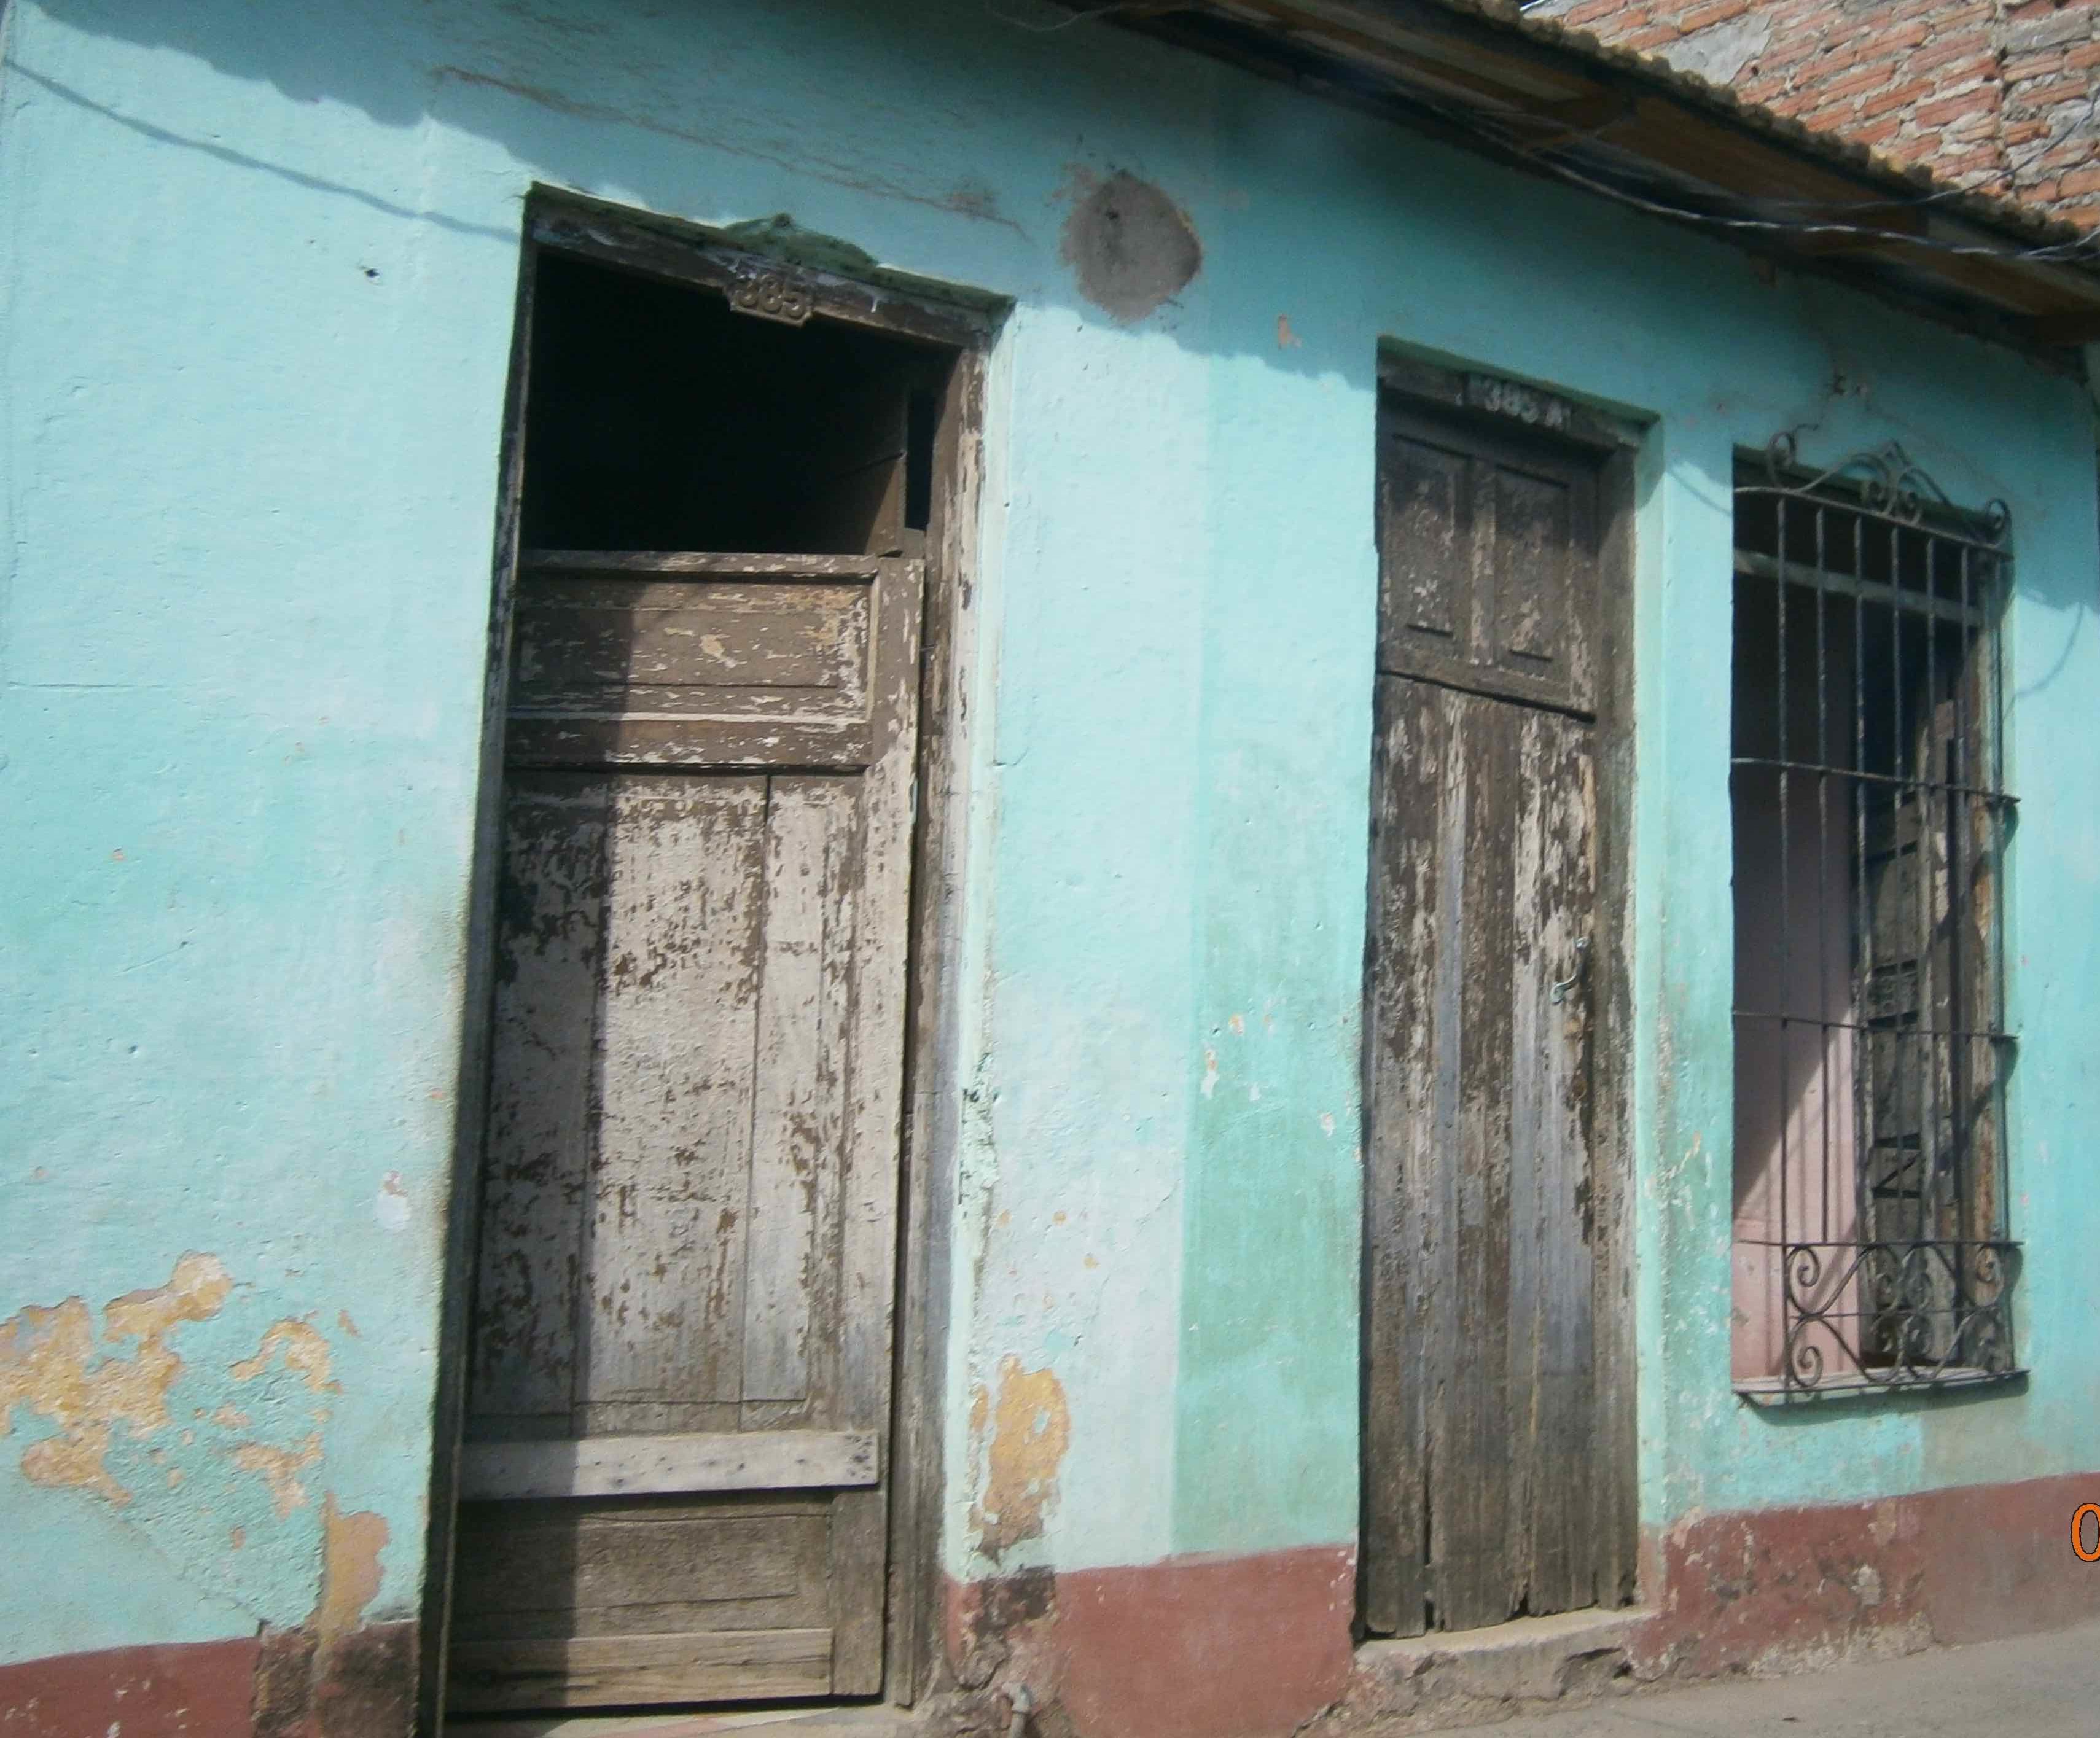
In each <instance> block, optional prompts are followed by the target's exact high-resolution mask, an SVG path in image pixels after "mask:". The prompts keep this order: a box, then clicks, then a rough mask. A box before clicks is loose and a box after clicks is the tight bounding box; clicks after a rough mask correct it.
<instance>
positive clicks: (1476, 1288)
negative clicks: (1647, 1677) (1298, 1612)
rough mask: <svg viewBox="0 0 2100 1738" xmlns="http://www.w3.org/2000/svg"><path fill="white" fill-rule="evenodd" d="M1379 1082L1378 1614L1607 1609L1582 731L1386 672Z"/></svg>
mask: <svg viewBox="0 0 2100 1738" xmlns="http://www.w3.org/2000/svg"><path fill="white" fill-rule="evenodd" d="M1378 705H1379V737H1378V742H1377V749H1376V757H1375V778H1376V787H1375V788H1376V790H1377V792H1378V803H1379V807H1378V809H1377V812H1376V815H1375V818H1374V835H1373V837H1374V859H1373V871H1372V921H1373V924H1374V929H1373V933H1372V951H1371V984H1370V1012H1371V1032H1370V1043H1369V1045H1368V1057H1369V1069H1368V1079H1367V1081H1366V1087H1367V1099H1368V1106H1369V1120H1370V1148H1371V1151H1370V1178H1369V1191H1370V1192H1369V1202H1368V1209H1369V1213H1370V1220H1371V1224H1370V1261H1369V1274H1368V1277H1369V1290H1370V1297H1369V1300H1368V1302H1369V1318H1370V1327H1369V1348H1368V1350H1369V1366H1370V1376H1369V1390H1368V1396H1367V1418H1366V1424H1367V1431H1366V1452H1367V1455H1368V1458H1369V1467H1368V1469H1367V1470H1368V1478H1367V1489H1366V1505H1365V1518H1366V1533H1367V1537H1366V1542H1365V1553H1366V1570H1365V1608H1366V1614H1367V1617H1368V1619H1369V1621H1370V1624H1371V1626H1372V1627H1373V1628H1374V1629H1376V1630H1380V1631H1381V1632H1383V1633H1397V1634H1411V1633H1418V1632H1419V1631H1420V1630H1422V1629H1423V1627H1425V1626H1427V1624H1428V1623H1429V1622H1431V1621H1432V1620H1433V1621H1434V1622H1435V1623H1436V1625H1437V1626H1440V1627H1445V1628H1453V1629H1464V1628H1473V1627H1477V1626H1481V1625H1485V1624H1489V1623H1496V1622H1500V1621H1503V1620H1504V1619H1506V1618H1507V1617H1511V1616H1513V1615H1515V1614H1516V1613H1517V1612H1520V1611H1530V1612H1546V1611H1556V1610H1566V1609H1568V1608H1571V1607H1573V1606H1578V1605H1583V1604H1587V1603H1591V1602H1592V1600H1594V1599H1595V1597H1596V1596H1597V1595H1596V1592H1595V1573H1594V1568H1593V1565H1592V1560H1591V1556H1590V1543H1589V1542H1590V1539H1591V1537H1592V1536H1593V1534H1594V1532H1595V1528H1594V1526H1593V1524H1592V1502H1591V1497H1590V1477H1591V1471H1590V1442H1591V1437H1592V1434H1593V1427H1594V1420H1595V1393H1594V1382H1593V1377H1592V1374H1591V1371H1592V1370H1593V1368H1594V1361H1595V1348H1594V1344H1593V1340H1594V1334H1593V1330H1592V1326H1591V1312H1592V1304H1591V1291H1592V1287H1593V1285H1594V1272H1593V1262H1592V1259H1591V1255H1590V1232H1589V1226H1588V1224H1587V1220H1586V1215H1587V1212H1588V1202H1589V1198H1590V1175H1589V1139H1588V1136H1589V1126H1588V1117H1589V1109H1590V1107H1589V1103H1588V1076H1589V1052H1588V1042H1587V1039H1588V1031H1587V1027H1588V1007H1589V1003H1588V999H1587V994H1586V988H1587V986H1586V985H1585V984H1583V983H1581V982H1578V983H1577V984H1576V985H1574V986H1570V988H1569V990H1568V991H1567V992H1564V999H1563V1000H1562V1001H1561V1002H1560V1003H1558V1004H1556V1003H1555V1002H1554V1001H1553V999H1552V990H1553V986H1554V984H1555V982H1556V981H1561V980H1564V979H1565V978H1567V977H1571V976H1575V975H1576V973H1577V961H1578V960H1579V959H1581V958H1582V955H1581V953H1580V952H1578V951H1577V948H1576V946H1575V943H1576V942H1577V941H1586V940H1588V939H1589V937H1590V923H1591V920H1592V914H1593V911H1594V908H1595V874H1596V869H1595V771H1594V765H1593V756H1592V745H1591V742H1590V734H1591V731H1590V726H1586V725H1585V724H1583V723H1582V722H1581V721H1577V720H1573V719H1570V718H1568V717H1563V716H1561V715H1559V714H1557V713H1554V712H1546V711H1543V710H1540V709H1537V708H1529V707H1521V706H1514V705H1511V704H1509V703H1507V702H1506V701H1503V700H1501V699H1496V698H1493V697H1490V696H1483V695H1468V694H1462V693H1459V692H1458V691H1456V690H1450V689H1446V688H1442V687H1438V686H1433V685H1431V684H1428V683H1423V682H1411V681H1408V680H1405V679H1404V678H1399V677H1384V678H1382V679H1381V680H1380V682H1379V692H1378Z"/></svg>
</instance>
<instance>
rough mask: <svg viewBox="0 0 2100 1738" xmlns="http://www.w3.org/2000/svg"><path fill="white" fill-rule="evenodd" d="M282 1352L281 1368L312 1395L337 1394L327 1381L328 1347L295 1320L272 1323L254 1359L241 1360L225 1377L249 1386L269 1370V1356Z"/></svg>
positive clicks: (320, 1338)
mask: <svg viewBox="0 0 2100 1738" xmlns="http://www.w3.org/2000/svg"><path fill="white" fill-rule="evenodd" d="M278 1352H282V1353H283V1354H284V1358H285V1368H286V1369H287V1370H291V1371H292V1372H293V1374H296V1375H298V1377H299V1378H301V1379H302V1380H303V1381H304V1382H305V1383H306V1385H307V1387H309V1388H311V1389H312V1390H313V1391H314V1392H315V1393H316V1394H334V1393H338V1392H341V1390H339V1389H338V1388H337V1386H336V1385H335V1383H333V1382H331V1381H330V1380H329V1343H328V1341H327V1340H326V1339H324V1338H322V1336H321V1335H320V1334H318V1333H316V1332H315V1330H313V1329H312V1328H311V1327H310V1326H307V1324H306V1323H305V1322H303V1321H300V1320H299V1319H298V1317H293V1316H288V1317H285V1319H284V1320H283V1321H273V1322H271V1324H270V1326H269V1328H268V1330H267V1331H266V1332H265V1333H264V1334H263V1335H262V1344H261V1345H260V1346H258V1347H257V1348H255V1356H254V1357H252V1358H243V1359H241V1360H240V1362H239V1363H237V1364H236V1365H233V1366H232V1370H230V1372H229V1374H231V1375H232V1378H233V1379H234V1380H235V1381H236V1382H253V1381H254V1379H255V1378H257V1377H258V1376H259V1375H261V1374H262V1372H263V1371H264V1370H267V1369H268V1368H269V1367H270V1360H271V1357H272V1356H273V1355H275V1354H276V1353H278Z"/></svg>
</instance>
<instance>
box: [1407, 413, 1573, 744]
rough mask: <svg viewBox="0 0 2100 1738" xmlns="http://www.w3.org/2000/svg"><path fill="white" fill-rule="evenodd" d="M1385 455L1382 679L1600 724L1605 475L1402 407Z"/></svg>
mask: <svg viewBox="0 0 2100 1738" xmlns="http://www.w3.org/2000/svg"><path fill="white" fill-rule="evenodd" d="M1379 443H1380V446H1379V500H1378V532H1379V573H1380V587H1379V623H1380V627H1379V668H1380V669H1381V670H1383V671H1385V672H1387V673H1391V674H1394V675H1405V676H1419V677H1426V678H1427V679H1428V680H1430V681H1432V682H1449V683H1450V684H1452V685H1453V686H1457V687H1461V688H1465V689H1467V690H1471V691H1472V692H1475V693H1480V694H1495V695H1502V696H1504V697H1506V698H1507V699H1515V700H1522V701H1527V702H1529V703H1532V704H1537V705H1542V706H1552V707H1558V708H1563V709H1565V710H1568V711H1571V712H1595V710H1596V707H1597V695H1598V692H1599V689H1598V669H1599V651H1600V639H1601V636H1600V634H1599V620H1598V618H1599V609H1600V607H1601V601H1602V600H1601V597H1600V594H1599V575H1600V572H1601V563H1600V562H1599V558H1598V542H1599V529H1600V527H1599V518H1598V512H1597V483H1596V476H1595V465H1593V464H1591V463H1590V462H1588V461H1586V460H1585V459H1584V458H1582V457H1581V456H1580V455H1577V454H1571V453H1569V452H1567V451H1565V450H1563V449H1560V448H1556V447H1555V446H1552V445H1550V444H1547V443H1542V442H1537V441H1533V440H1530V439H1525V438H1524V437H1521V436H1519V435H1515V434H1502V433H1494V434H1489V433H1485V432H1483V431H1482V430H1480V429H1479V428H1478V427H1476V426H1467V425H1465V424H1462V423H1460V422H1458V421H1447V420H1445V419H1442V418H1438V417H1433V416H1431V415H1429V414H1427V413H1421V414H1416V413H1412V412H1404V411H1401V410H1397V409H1396V408H1392V406H1391V405H1390V404H1388V405H1387V406H1386V407H1385V408H1383V410H1382V412H1381V417H1380V434H1379Z"/></svg>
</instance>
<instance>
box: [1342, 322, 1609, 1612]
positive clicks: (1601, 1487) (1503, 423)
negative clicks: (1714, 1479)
mask: <svg viewBox="0 0 2100 1738" xmlns="http://www.w3.org/2000/svg"><path fill="white" fill-rule="evenodd" d="M1378 382H1379V395H1380V397H1381V399H1383V398H1384V397H1386V396H1387V395H1392V396H1394V397H1396V398H1398V399H1401V400H1403V401H1405V402H1407V403H1410V404H1417V405H1420V406H1422V407H1423V408H1428V409H1432V410H1435V411H1439V412H1444V413H1445V414H1446V415H1448V414H1449V413H1450V412H1454V411H1455V412H1459V413H1460V414H1461V416H1462V418H1463V419H1464V420H1467V421H1475V422H1476V423H1477V425H1478V426H1480V428H1481V429H1482V430H1484V431H1488V432H1490V433H1492V432H1493V431H1496V430H1502V431H1505V432H1543V433H1544V434H1546V435H1548V436H1549V437H1551V439H1555V440H1556V441H1559V442H1562V443H1566V444H1568V446H1569V447H1571V448H1581V449H1584V450H1586V451H1587V452H1590V453H1591V454H1592V455H1594V456H1595V458H1596V460H1597V461H1599V470H1598V476H1597V510H1598V584H1599V591H1600V593H1601V598H1602V615H1601V620H1600V624H1599V627H1600V631H1599V664H1600V665H1601V669H1600V672H1599V681H1598V684H1597V694H1596V713H1595V728H1596V730H1597V832H1596V849H1597V923H1596V932H1595V933H1596V934H1597V937H1598V939H1599V949H1598V952H1597V954H1596V955H1595V956H1593V959H1592V963H1591V967H1590V969H1591V971H1592V973H1594V979H1593V981H1594V982H1595V986H1596V989H1597V992H1598V993H1597V994H1596V996H1595V1003H1594V1006H1595V1012H1596V1017H1597V1024H1596V1027H1595V1036H1594V1038H1593V1039H1592V1049H1591V1067H1592V1070H1593V1071H1594V1072H1593V1074H1592V1077H1591V1078H1592V1081H1593V1083H1594V1087H1595V1094H1596V1102H1597V1104H1598V1105H1599V1106H1604V1105H1612V1106H1615V1107H1616V1112H1617V1114H1614V1115H1612V1116H1610V1117H1608V1118H1607V1117H1604V1116H1599V1118H1597V1120H1596V1122H1595V1123H1593V1125H1592V1129H1593V1135H1594V1143H1593V1146H1592V1149H1591V1155H1590V1162H1591V1165H1592V1167H1593V1176H1595V1177H1597V1178H1599V1179H1602V1180H1604V1184H1605V1186H1604V1187H1603V1188H1600V1189H1598V1190H1597V1191H1596V1193H1595V1197H1594V1199H1595V1224H1596V1225H1597V1226H1598V1228H1599V1233H1600V1234H1599V1238H1598V1242H1597V1250H1598V1254H1597V1258H1596V1259H1597V1271H1596V1275H1595V1280H1594V1281H1593V1287H1592V1297H1593V1312H1592V1319H1593V1321H1595V1323H1596V1325H1597V1334H1598V1340H1599V1355H1598V1361H1597V1379H1598V1384H1599V1392H1600V1393H1609V1394H1611V1395H1612V1396H1613V1398H1612V1403H1611V1404H1610V1405H1608V1406H1602V1407H1600V1408H1599V1414H1600V1418H1599V1423H1600V1424H1601V1425H1602V1427H1603V1428H1602V1430H1601V1431H1600V1438H1601V1440H1600V1448H1599V1467H1600V1469H1601V1471H1602V1473H1603V1476H1600V1477H1599V1480H1598V1481H1597V1493H1596V1499H1595V1520H1596V1524H1597V1526H1598V1528H1599V1532H1600V1533H1601V1534H1602V1536H1603V1537H1604V1538H1605V1539H1607V1540H1608V1541H1609V1542H1611V1544H1612V1548H1613V1549H1614V1550H1615V1551H1616V1553H1617V1555H1616V1556H1614V1557H1610V1558H1608V1559H1606V1561H1607V1564H1608V1572H1607V1573H1606V1574H1605V1575H1600V1577H1599V1579H1600V1580H1605V1579H1608V1580H1610V1581H1612V1583H1613V1584H1614V1585H1615V1586H1616V1588H1617V1595H1618V1598H1617V1603H1619V1604H1621V1605H1624V1604H1628V1603H1631V1602H1632V1601H1633V1600H1634V1599H1635V1597H1637V1595H1638V1594H1639V1586H1638V1576H1639V1555H1640V1552H1639V1463H1638V1460H1637V1454H1638V1451H1639V1414H1638V1405H1637V1380H1638V1368H1637V1365H1638V1346H1637V1343H1636V1339H1635V1308H1634V1295H1633V1285H1634V1270H1635V1207H1636V1200H1635V1178H1634V1145H1633V1059H1632V1040H1633V1030H1634V1028H1633V980H1632V968H1633V939H1634V938H1633V927H1632V924H1633V905H1632V891H1633V875H1632V861H1631V859H1632V852H1633V837H1634V836H1633V821H1634V815H1633V794H1634V640H1633V635H1634V621H1635V616H1634V580H1635V571H1634V516H1635V506H1636V476H1635V471H1636V466H1637V464H1638V460H1639V452H1640V448H1641V447H1642V444H1643V441H1644V440H1645V439H1646V436H1647V425H1645V424H1644V423H1642V422H1639V421H1635V420H1633V419H1632V418H1630V417H1621V416H1619V415H1616V414H1613V413H1612V412H1607V411H1602V410H1599V409H1597V408H1594V407H1592V406H1590V405H1587V404H1582V403H1581V402H1579V401H1577V400H1576V399H1569V398H1566V397H1564V396H1562V395H1560V394H1557V393H1555V392H1552V391H1551V390H1546V389H1544V388H1541V387H1537V386H1532V385H1530V384H1529V383H1528V382H1522V381H1517V380H1513V379H1510V378H1507V377H1503V376H1501V375H1497V374H1492V373H1484V372H1480V371H1477V370H1469V369H1461V368H1453V367H1450V366H1449V365H1448V364H1444V363H1441V362H1432V361H1429V360H1425V359H1423V358H1420V357H1417V356H1414V355H1408V354H1405V353H1404V352H1401V351H1399V350H1397V349H1390V348H1389V349H1383V350H1382V351H1381V352H1380V355H1379V368H1378ZM1372 511H1373V515H1374V532H1375V530H1376V525H1375V515H1376V512H1377V509H1376V507H1375V505H1374V507H1373V509H1372ZM1367 662H1368V664H1369V665H1370V671H1369V674H1370V679H1371V680H1372V681H1374V682H1375V681H1376V680H1377V669H1378V650H1377V642H1376V640H1375V638H1374V642H1373V646H1372V649H1371V652H1370V658H1369V659H1367ZM1373 801H1374V804H1375V801H1376V792H1374V793H1373ZM1376 870H1377V866H1376V864H1375V862H1373V861H1371V860H1370V859H1369V858H1366V862H1365V885H1366V889H1370V885H1371V883H1372V880H1374V877H1375V875H1376ZM1373 915H1374V913H1373V911H1372V909H1371V907H1370V905H1369V903H1368V901H1367V902H1366V906H1365V933H1364V983H1363V992H1362V993H1363V1007H1364V1011H1365V1017H1364V1022H1363V1034H1362V1043H1363V1052H1362V1056H1361V1061H1360V1063H1359V1068H1360V1070H1361V1072H1360V1075H1359V1078H1360V1079H1361V1080H1363V1081H1365V1082H1368V1081H1369V1079H1370V1069H1371V1063H1372V1047H1373V1045H1374V1043H1376V1041H1377V1032H1376V1030H1375V1028H1374V1025H1373V1023H1372V1019H1371V1008H1372V1000H1371V990H1372V983H1371V976H1370V971H1371V963H1372V962H1371V939H1372V937H1371V930H1370V920H1371V918H1372V916H1373ZM1366 1102H1367V1103H1368V1100H1367V1101H1366ZM1370 1180H1371V1171H1370V1154H1369V1151H1368V1150H1366V1152H1365V1167H1364V1180H1363V1187H1364V1189H1365V1198H1366V1211H1365V1227H1364V1237H1363V1242H1362V1258H1361V1259H1362V1268H1361V1277H1360V1279H1359V1290H1358V1293H1357V1295H1358V1299H1359V1303H1358V1334H1359V1343H1360V1344H1361V1345H1362V1346H1364V1347H1365V1348H1366V1349H1367V1348H1368V1347H1369V1344H1370V1330H1371V1318H1370V1298H1371V1278H1372V1275H1371V1263H1372V1260H1373V1258H1374V1246H1373V1243H1372V1230H1373V1228H1372V1226H1371V1224H1370V1215H1369V1211H1368V1197H1369V1191H1370ZM1362 1362H1363V1370H1364V1378H1363V1382H1362V1386H1361V1391H1360V1395H1359V1401H1360V1411H1359V1414H1358V1421H1357V1422H1358V1436H1357V1441H1358V1449H1357V1454H1358V1459H1359V1463H1360V1466H1361V1462H1362V1459H1363V1456H1364V1453H1365V1445H1367V1444H1368V1442H1369V1440H1370V1431H1369V1429H1368V1423H1369V1412H1368V1409H1369V1400H1370V1380H1369V1374H1370V1371H1369V1360H1368V1356H1366V1357H1365V1359H1364V1360H1363V1361H1362ZM1369 1500H1370V1480H1369V1479H1368V1477H1365V1478H1363V1479H1361V1480H1360V1495H1359V1502H1360V1504H1366V1503H1368V1502H1369ZM1363 1513H1364V1511H1363V1510H1361V1508H1360V1511H1359V1520H1358V1533H1357V1613H1356V1627H1357V1634H1358V1635H1359V1637H1360V1638H1361V1635H1362V1634H1363V1633H1364V1630H1363V1618H1362V1587H1363V1579H1364V1573H1365V1571H1364V1564H1365V1560H1366V1559H1365V1552H1364V1545H1365V1537H1366V1533H1365V1526H1364V1522H1363V1520H1362V1515H1363Z"/></svg>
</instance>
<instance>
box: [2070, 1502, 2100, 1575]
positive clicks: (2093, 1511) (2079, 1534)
mask: <svg viewBox="0 0 2100 1738" xmlns="http://www.w3.org/2000/svg"><path fill="white" fill-rule="evenodd" d="M2087 1515H2091V1516H2092V1517H2093V1549H2092V1550H2091V1551H2088V1550H2086V1548H2085V1517H2086V1516H2087ZM2071 1550H2072V1551H2074V1552H2075V1553H2076V1555H2077V1557H2078V1560H2079V1561H2080V1563H2100V1502H2081V1503H2080V1504H2079V1505H2078V1506H2077V1507H2076V1509H2074V1510H2072V1511H2071Z"/></svg>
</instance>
